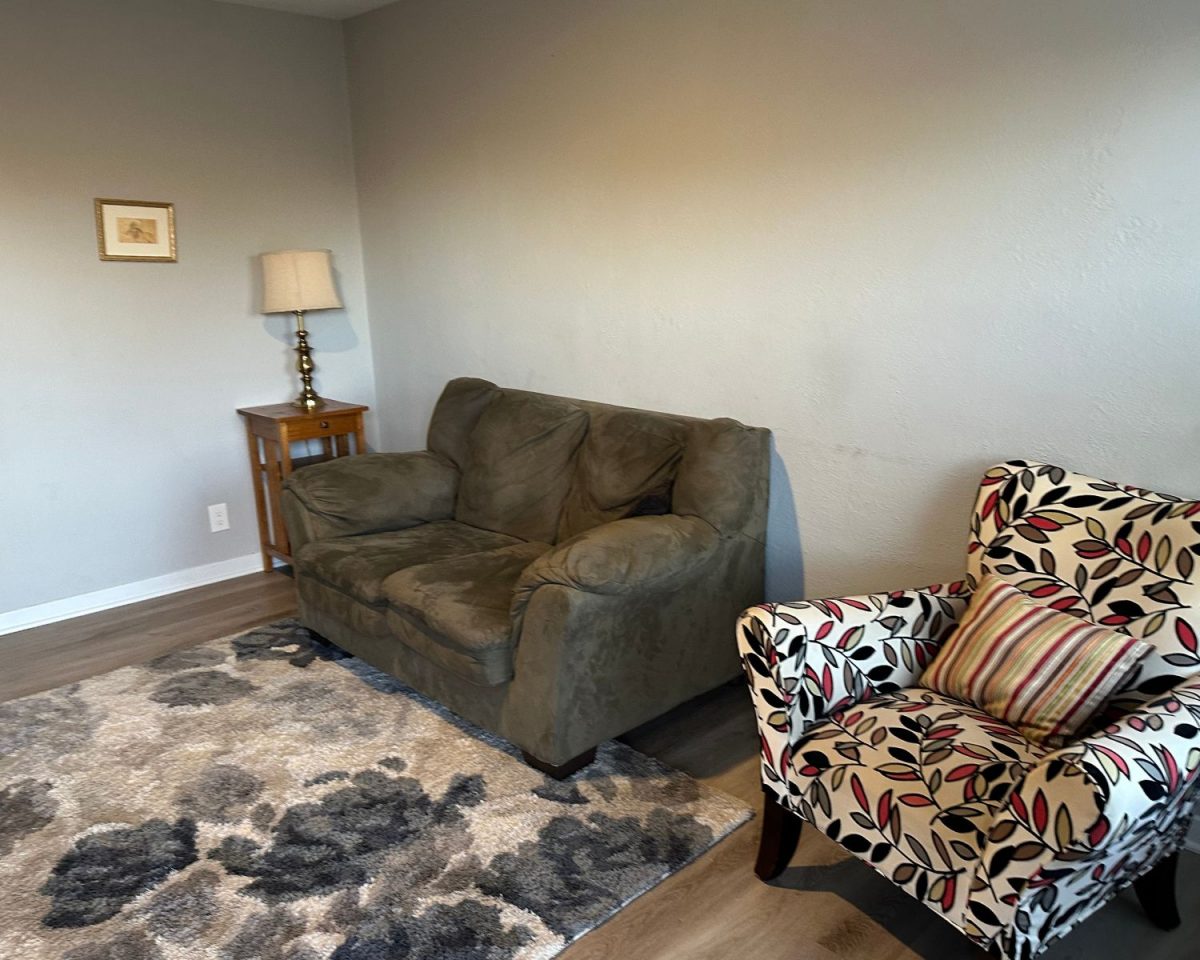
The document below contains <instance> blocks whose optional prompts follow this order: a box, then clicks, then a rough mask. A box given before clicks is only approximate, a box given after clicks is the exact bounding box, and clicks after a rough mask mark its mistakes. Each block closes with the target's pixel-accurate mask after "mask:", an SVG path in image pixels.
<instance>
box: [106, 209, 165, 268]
mask: <svg viewBox="0 0 1200 960" xmlns="http://www.w3.org/2000/svg"><path fill="white" fill-rule="evenodd" d="M95 207H96V244H97V245H98V246H99V248H100V259H101V260H136V261H139V262H142V263H175V262H176V259H175V205H174V204H173V203H160V202H158V201H154V200H114V199H111V198H108V197H97V198H96V201H95Z"/></svg>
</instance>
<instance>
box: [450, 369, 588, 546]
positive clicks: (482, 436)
mask: <svg viewBox="0 0 1200 960" xmlns="http://www.w3.org/2000/svg"><path fill="white" fill-rule="evenodd" d="M587 427H588V417H587V414H586V413H585V412H584V411H583V410H581V409H580V408H579V407H578V406H577V405H576V404H574V403H572V402H570V401H568V400H563V399H560V398H558V397H548V396H545V395H543V394H539V393H523V392H520V391H515V392H512V393H504V394H502V395H501V396H500V398H499V399H497V400H495V401H494V402H493V403H492V404H491V405H490V406H489V407H488V408H487V409H486V410H484V412H483V414H482V415H481V416H480V417H479V422H478V423H477V424H476V425H475V429H474V430H473V431H471V439H470V443H469V445H468V451H467V463H466V466H465V467H464V469H463V476H462V481H461V482H460V483H459V487H458V503H457V505H456V507H455V512H454V516H455V519H457V520H461V521H462V522H463V523H469V524H471V525H472V526H474V527H483V528H484V529H486V530H496V531H499V532H500V533H507V534H509V535H510V536H514V537H520V538H521V539H522V540H537V541H541V542H544V543H551V542H553V540H554V538H555V534H556V532H557V530H558V517H559V514H560V513H561V512H562V505H563V500H564V499H565V497H566V495H567V488H568V487H569V486H570V483H571V474H572V471H571V467H572V463H573V461H574V458H575V452H576V451H577V450H578V448H579V444H580V441H582V440H583V436H584V434H585V433H586V432H587Z"/></svg>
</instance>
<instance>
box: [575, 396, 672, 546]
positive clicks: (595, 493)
mask: <svg viewBox="0 0 1200 960" xmlns="http://www.w3.org/2000/svg"><path fill="white" fill-rule="evenodd" d="M686 437H687V427H686V426H685V425H684V424H683V423H682V422H681V421H679V420H676V419H674V418H672V417H667V416H663V415H661V414H656V413H647V412H645V411H642V410H620V409H617V410H603V409H602V410H596V411H594V412H593V413H592V416H591V426H590V427H589V428H588V434H587V438H586V439H585V440H584V441H583V446H582V447H581V448H580V450H579V456H578V458H577V460H576V463H575V476H574V479H573V481H572V484H571V489H570V492H568V494H567V499H566V502H565V503H564V504H563V510H562V515H561V516H560V518H559V521H558V541H559V542H561V541H563V540H566V539H568V538H570V537H573V536H575V535H576V534H579V533H583V532H584V531H586V530H591V529H592V528H593V527H598V526H599V525H600V524H602V523H608V522H609V521H612V520H621V519H623V518H624V517H628V516H630V513H631V511H633V510H635V509H636V508H637V507H638V505H639V504H640V503H641V502H642V501H643V500H645V499H646V498H647V497H656V498H659V499H660V500H661V501H662V502H663V503H664V504H669V503H670V495H671V484H672V483H673V482H674V480H675V471H676V468H677V467H678V466H679V459H680V457H682V456H683V444H684V441H685V439H686Z"/></svg>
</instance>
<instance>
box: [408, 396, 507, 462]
mask: <svg viewBox="0 0 1200 960" xmlns="http://www.w3.org/2000/svg"><path fill="white" fill-rule="evenodd" d="M499 396H500V388H499V387H497V386H496V385H495V384H494V383H492V382H491V381H489V380H479V379H476V378H475V377H458V378H456V379H454V380H451V381H450V382H449V383H447V384H446V387H445V389H443V390H442V395H441V396H440V397H438V402H437V404H436V405H435V406H434V408H433V417H432V418H431V419H430V421H429V438H428V441H427V444H426V445H427V446H428V447H429V449H430V450H431V451H432V452H433V453H436V454H437V455H438V456H440V457H444V458H445V459H446V460H449V461H450V462H451V463H453V464H454V465H455V466H456V467H458V469H459V470H462V469H464V468H465V467H466V464H467V451H468V448H469V447H470V444H471V433H472V431H474V429H475V425H476V424H477V423H479V418H480V417H481V416H483V411H484V410H486V409H487V408H488V407H489V406H491V404H492V403H493V402H494V401H495V400H496V399H497V398H499Z"/></svg>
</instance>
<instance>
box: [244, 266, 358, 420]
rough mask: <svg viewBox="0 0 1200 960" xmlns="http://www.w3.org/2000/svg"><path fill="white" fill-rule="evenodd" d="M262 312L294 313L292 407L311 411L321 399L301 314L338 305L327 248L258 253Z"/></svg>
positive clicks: (339, 300) (319, 403)
mask: <svg viewBox="0 0 1200 960" xmlns="http://www.w3.org/2000/svg"><path fill="white" fill-rule="evenodd" d="M262 274H263V300H262V312H263V313H294V314H295V315H296V355H297V360H296V369H297V370H298V371H299V372H300V395H299V396H298V397H296V399H295V400H293V401H292V406H295V407H300V408H301V409H304V410H315V409H316V408H317V407H319V406H321V405H322V404H323V403H324V402H325V401H324V400H322V399H321V398H320V397H318V396H317V393H316V391H315V390H313V385H312V375H313V370H315V369H316V368H315V367H314V366H313V362H312V355H311V354H310V353H309V350H308V331H307V330H305V329H304V314H305V313H306V312H307V311H309V310H333V309H337V308H338V307H340V306H341V305H342V301H341V299H340V298H339V297H338V294H337V288H336V287H334V285H333V267H332V263H331V254H330V252H329V251H328V250H276V251H273V252H271V253H264V254H263V255H262Z"/></svg>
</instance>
